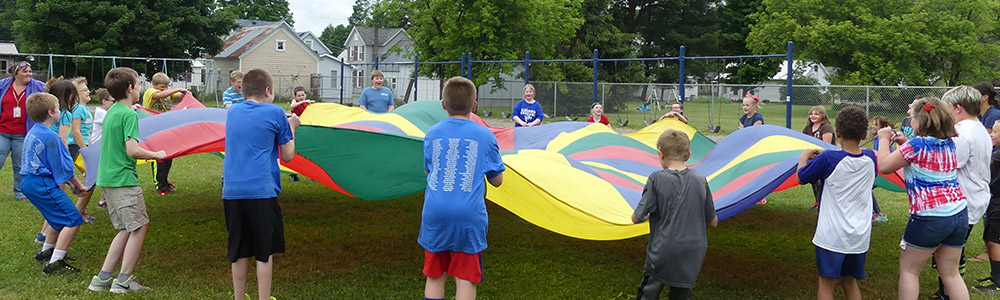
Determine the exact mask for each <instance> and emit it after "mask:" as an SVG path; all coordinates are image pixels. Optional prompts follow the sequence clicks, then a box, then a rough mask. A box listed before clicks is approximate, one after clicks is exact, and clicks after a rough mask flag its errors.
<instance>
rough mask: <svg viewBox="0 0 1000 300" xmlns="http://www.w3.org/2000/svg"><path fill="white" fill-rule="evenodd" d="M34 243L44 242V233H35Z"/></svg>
mask: <svg viewBox="0 0 1000 300" xmlns="http://www.w3.org/2000/svg"><path fill="white" fill-rule="evenodd" d="M35 243H39V244H44V243H45V235H44V234H42V233H41V232H39V233H38V234H37V235H35Z"/></svg>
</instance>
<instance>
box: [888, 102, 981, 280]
mask: <svg viewBox="0 0 1000 300" xmlns="http://www.w3.org/2000/svg"><path fill="white" fill-rule="evenodd" d="M910 114H911V115H912V116H913V118H912V122H911V125H912V126H913V131H914V134H915V137H914V138H913V139H911V140H908V141H905V136H904V135H903V134H902V133H893V131H892V129H890V128H888V127H887V128H882V129H880V130H879V131H878V137H879V146H878V147H879V148H878V168H879V172H882V173H891V172H895V171H896V170H898V169H899V168H905V172H904V174H905V178H904V181H905V183H906V193H907V196H909V199H910V220H909V222H908V223H907V225H906V231H905V233H904V234H903V239H902V241H901V242H900V245H899V246H900V248H902V251H901V253H900V256H899V270H900V273H899V298H900V299H917V297H918V296H919V294H920V270H921V269H922V268H923V267H924V264H926V263H927V259H928V258H930V256H931V254H932V253H934V254H936V256H937V261H936V262H937V265H938V269H937V270H938V274H939V275H940V276H941V280H942V282H943V283H944V286H945V287H946V288H947V290H948V291H949V293H950V294H951V295H950V296H951V297H952V298H956V299H968V298H969V291H968V289H967V288H966V287H965V282H964V281H963V280H962V277H961V276H959V273H958V265H959V259H960V257H961V255H962V247H964V246H965V238H966V235H968V230H969V213H968V211H967V209H966V206H967V202H966V201H965V194H963V193H962V189H961V188H960V187H959V184H958V180H957V179H956V176H957V169H958V163H957V157H956V155H955V142H954V141H952V139H951V138H953V137H955V136H957V135H958V134H957V133H956V132H955V119H954V117H953V116H952V113H951V112H950V111H949V109H948V108H947V104H945V103H944V102H941V100H938V99H937V98H933V97H926V98H922V99H920V100H917V101H916V102H915V103H914V104H913V109H911V111H910ZM890 140H895V141H896V142H897V143H901V142H904V141H905V143H903V144H902V146H900V147H899V148H898V149H896V151H894V152H892V153H889V141H890Z"/></svg>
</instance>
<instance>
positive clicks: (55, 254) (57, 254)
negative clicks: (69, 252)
mask: <svg viewBox="0 0 1000 300" xmlns="http://www.w3.org/2000/svg"><path fill="white" fill-rule="evenodd" d="M64 257H66V250H59V249H56V250H53V251H52V258H50V259H49V263H50V264H51V263H54V262H56V261H57V260H60V259H63V258H64Z"/></svg>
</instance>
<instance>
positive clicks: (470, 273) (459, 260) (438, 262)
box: [424, 250, 483, 283]
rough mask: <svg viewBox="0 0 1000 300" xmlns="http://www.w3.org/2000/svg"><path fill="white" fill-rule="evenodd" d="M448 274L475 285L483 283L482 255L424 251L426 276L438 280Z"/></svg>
mask: <svg viewBox="0 0 1000 300" xmlns="http://www.w3.org/2000/svg"><path fill="white" fill-rule="evenodd" d="M445 272H447V273H448V275H451V276H455V277H457V278H459V279H462V280H467V281H470V282H473V283H479V282H482V281H483V259H482V256H481V254H480V253H476V254H468V253H462V252H453V251H441V252H437V253H431V252H430V251H427V250H424V275H425V276H427V277H430V278H438V277H441V276H442V275H444V273H445Z"/></svg>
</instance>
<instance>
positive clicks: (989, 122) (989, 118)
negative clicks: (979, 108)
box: [979, 106, 1000, 129]
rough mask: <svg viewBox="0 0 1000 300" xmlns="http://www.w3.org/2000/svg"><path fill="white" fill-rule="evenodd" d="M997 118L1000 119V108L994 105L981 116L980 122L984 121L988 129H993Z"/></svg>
mask: <svg viewBox="0 0 1000 300" xmlns="http://www.w3.org/2000/svg"><path fill="white" fill-rule="evenodd" d="M997 120H1000V109H997V108H996V107H992V106H990V108H989V109H987V110H986V113H985V114H983V115H982V116H979V122H982V123H983V126H986V128H987V129H993V123H995V122H996V121H997Z"/></svg>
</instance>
